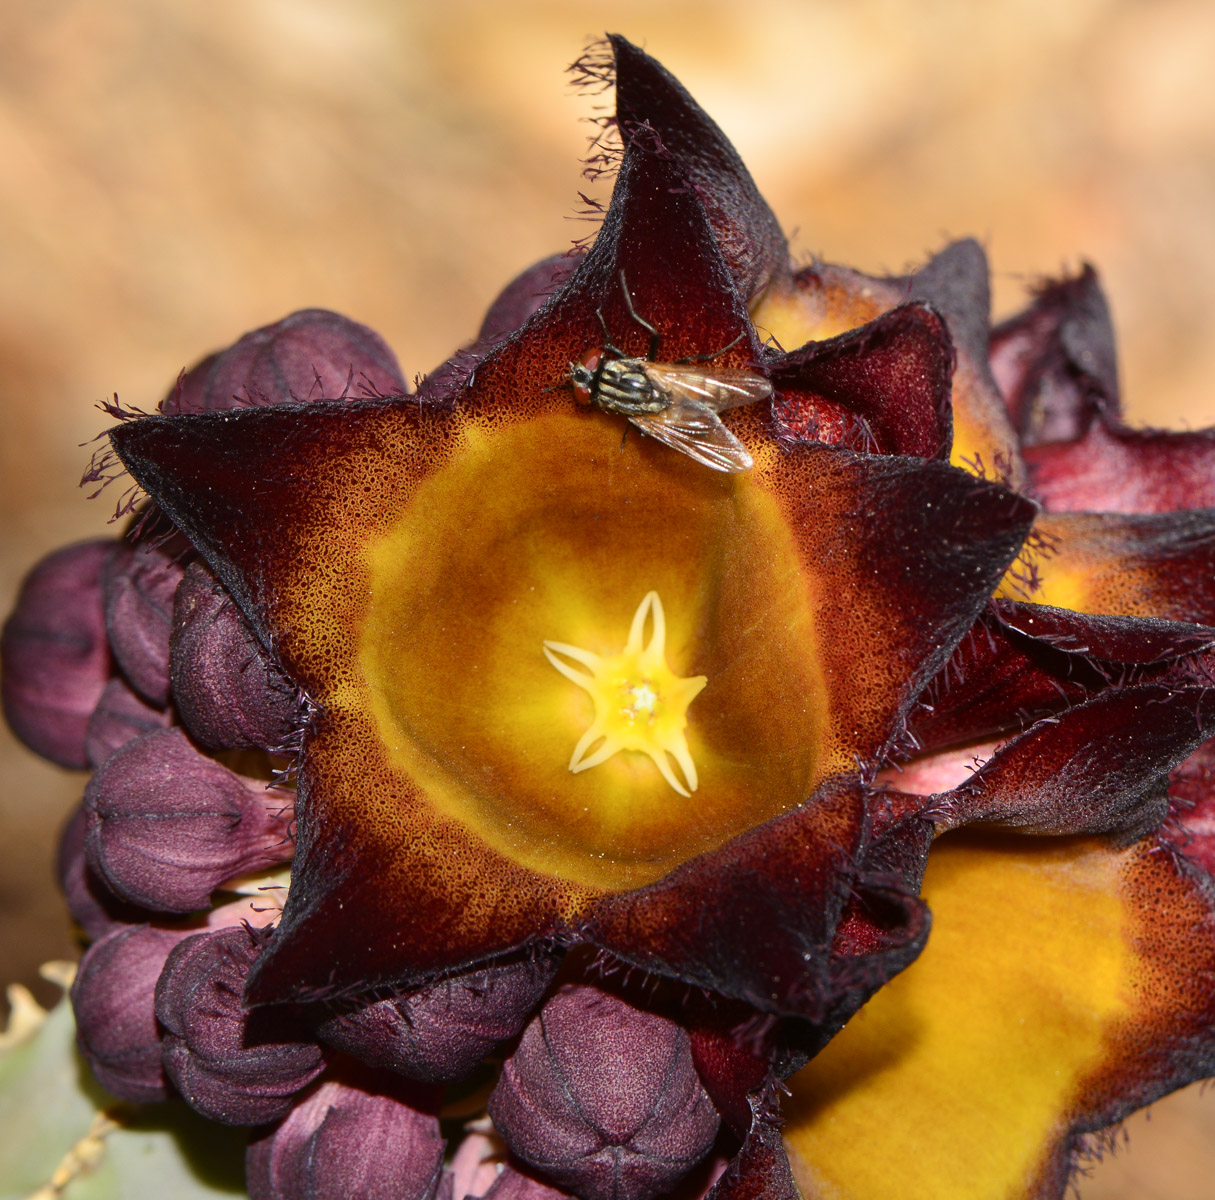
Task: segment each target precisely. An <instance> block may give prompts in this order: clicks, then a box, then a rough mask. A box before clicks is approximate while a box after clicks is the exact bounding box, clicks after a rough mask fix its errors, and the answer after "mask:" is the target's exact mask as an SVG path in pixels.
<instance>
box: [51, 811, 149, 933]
mask: <svg viewBox="0 0 1215 1200" xmlns="http://www.w3.org/2000/svg"><path fill="white" fill-rule="evenodd" d="M84 827H85V814H84V807H83V805H80V806H78V807H77V808H76V810H75V811H74V812H73V813H72V815H71V817H70V818H69V819H68V822H67V824H66V825H65V826H64V827H63V833H62V834H61V835H60V838H59V854H58V858H57V860H56V875H57V876H58V879H59V886H60V887H61V888H62V889H63V894H64V895H65V896H66V897H67V902H68V911H69V912H70V913H71V914H72V917H73V918H74V919H75V921H76V923H77V924H78V925H79V926H80V928H81V929H83V930H84V932H85V933H86V934H87V935H88V937H89V939H90V940H91V941H97V940H98V939H100V938H103V937H105V936H106V934H108V933H113V932H114V930H116V929H121V928H122V927H124V926H126V925H137V924H139V922H140V921H144V920H146V919H147V918H148V916H149V915H150V914H149V913H146V912H141V911H140V910H139V909H137V908H135V907H134V906H133V905H130V904H126V903H124V902H123V901H122V900H119V899H118V897H117V896H115V895H114V893H113V892H111V891H110V889H109V888H108V887H106V886H105V882H104V880H102V879H100V878H99V877H98V875H97V872H96V871H94V870H93V869H92V868H91V867H90V866H89V864H88V861H87V860H86V858H85V855H84Z"/></svg>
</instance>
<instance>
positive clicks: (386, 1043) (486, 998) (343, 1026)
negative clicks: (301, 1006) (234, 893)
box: [317, 958, 557, 1083]
mask: <svg viewBox="0 0 1215 1200" xmlns="http://www.w3.org/2000/svg"><path fill="white" fill-rule="evenodd" d="M556 971H557V960H556V959H553V958H538V959H530V958H529V959H525V960H523V961H520V962H515V963H509V964H507V965H504V966H491V967H483V968H480V969H478V970H476V971H469V972H467V973H465V974H463V975H456V976H453V977H451V978H449V979H444V980H441V981H440V982H438V983H433V984H429V985H428V986H426V987H423V988H419V989H418V990H417V991H413V992H407V993H405V994H404V995H401V996H394V997H392V998H390V999H386V1000H379V1001H376V1002H375V1003H373V1004H368V1005H365V1006H363V1007H360V1008H353V1009H350V1010H347V1011H345V1012H339V1013H337V1014H335V1015H333V1016H330V1017H328V1018H326V1019H325V1020H324V1021H323V1022H322V1023H321V1024H320V1025H319V1026H318V1027H317V1036H318V1037H319V1038H320V1039H321V1040H322V1041H323V1042H325V1043H327V1044H328V1045H330V1046H333V1047H335V1048H336V1049H338V1050H342V1051H344V1052H345V1053H347V1054H351V1055H353V1056H354V1057H355V1058H360V1059H362V1060H363V1062H365V1063H368V1064H370V1065H371V1066H374V1067H386V1068H388V1069H389V1070H392V1071H397V1072H399V1073H400V1074H402V1075H407V1076H409V1077H410V1078H411V1079H420V1080H426V1081H429V1082H436V1083H437V1082H449V1081H453V1080H457V1079H463V1078H464V1077H465V1076H467V1075H468V1074H469V1073H470V1072H471V1071H472V1070H473V1069H474V1068H475V1067H476V1066H477V1064H478V1063H479V1062H480V1061H481V1060H482V1059H483V1058H484V1057H485V1056H486V1054H488V1053H489V1051H490V1050H492V1049H493V1047H494V1046H496V1045H497V1044H498V1043H499V1042H503V1041H506V1040H507V1039H508V1038H512V1037H514V1036H515V1035H516V1034H517V1033H518V1032H519V1031H520V1030H521V1029H522V1028H523V1026H524V1025H525V1024H526V1023H527V1020H528V1018H529V1017H530V1016H531V1014H532V1011H533V1009H535V1007H536V1005H537V1004H538V1003H539V1002H540V998H541V996H543V995H544V992H545V991H546V990H547V988H548V985H549V984H550V983H551V982H552V979H553V976H554V975H555V974H556Z"/></svg>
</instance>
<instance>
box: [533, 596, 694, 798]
mask: <svg viewBox="0 0 1215 1200" xmlns="http://www.w3.org/2000/svg"><path fill="white" fill-rule="evenodd" d="M647 617H650V618H652V626H651V632H650V640H649V641H648V642H646V643H645V644H644V645H643V644H642V639H643V638H644V635H645V624H646V618H647ZM666 641H667V622H666V614H665V613H664V612H663V609H662V601H661V600H660V599H659V597H658V593H657V592H647V593H646V594H645V597H644V599H643V600H642V601H641V603H640V604H639V605H638V606H637V611H636V612H635V613H634V614H633V624H632V626H631V627H630V628H629V637H628V641H627V642H625V646H624V649H623V650H622V651H621V652H620V653H619V654H613V655H610V656H603V655H599V654H593V653H591V651H589V650H581V649H579V648H578V647H577V646H571V645H569V644H568V643H566V642H552V641H546V642H545V643H544V657H545V658H547V659H548V661H549V662H550V663H552V664H553V666H554V667H556V668H557V670H558V671H560V672H561V674H562V675H564V676H565V677H566V678H567V679H569V680H572V681H573V682H574V683H576V684H577V685H578V686H579V687H580V688H583V689H584V690H585V691H586V692H587V693H588V694H589V695H590V697H591V699H592V700H593V701H594V704H595V719H594V720H593V721H592V722H591V725H590V728H589V729H588V730H587V731H586V732H585V733H584V734H583V735H582V737H581V738H579V739H578V744H577V745H576V746H575V747H574V753H573V754H572V755H571V756H570V770H571V771H573V773H574V774H575V775H577V774H579V772H581V771H587V770H589V769H590V768H591V767H597V766H599V764H600V763H604V762H607V760H608V759H609V758H611V757H612V755H613V754H616V753H617V752H619V751H621V750H635V751H640V752H641V753H643V754H648V755H649V756H650V758H652V759H653V760H654V765H655V766H656V767H657V768H658V769H659V771H661V772H662V777H663V779H665V780H666V781H667V783H669V784H670V785H671V787H673V788H674V789H675V790H676V791H677V792H678V793H679V794H680V795H681V796H689V795H691V793H692V792H694V791H696V788H697V787H698V785H699V783H698V780H697V776H696V764H695V763H694V762H693V761H692V755H691V754H690V753H689V752H688V739H687V737H686V736H685V735H684V730H685V729H686V728H687V724H688V706H689V705H690V704H691V703H692V701H693V700H695V699H696V697H697V696H698V695H699V694H700V691H701V689H702V688H703V687H704V686H705V684H706V683H708V682H709V680H708V677H707V676H705V675H693V676H691V677H690V678H682V679H681V678H680V677H679V676H678V675H676V674H675V673H674V672H673V671H672V670H671V668H670V667H668V666H667V661H666ZM558 655H562V656H564V658H565V659H572V660H573V662H574V663H577V664H580V667H579V666H573V665H571V663H569V662H565V661H563V659H562V658H559V657H558ZM580 668H581V669H580ZM596 745H598V749H596V750H594V752H592V750H591V748H592V747H593V746H596ZM668 756H669V757H670V758H673V759H674V760H675V762H676V763H677V764H678V766H679V768H680V770H681V771H682V772H683V777H684V780H685V783H680V781H679V780H678V779H677V778H676V777H675V772H674V771H673V770H672V769H671V764H670V762H669V760H668ZM685 784H686V786H685Z"/></svg>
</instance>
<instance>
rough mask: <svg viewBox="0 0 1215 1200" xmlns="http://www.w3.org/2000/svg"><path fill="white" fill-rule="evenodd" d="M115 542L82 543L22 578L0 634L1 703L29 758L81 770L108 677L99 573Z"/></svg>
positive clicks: (100, 573) (61, 551)
mask: <svg viewBox="0 0 1215 1200" xmlns="http://www.w3.org/2000/svg"><path fill="white" fill-rule="evenodd" d="M114 546H115V543H114V542H112V541H95V542H81V543H79V544H78V545H75V546H68V547H66V548H65V549H63V550H57V551H56V552H55V553H54V554H52V555H49V556H48V557H47V558H44V559H43V560H42V561H41V562H40V563H39V564H38V565H37V566H36V567H35V568H34V569H33V570H32V571H31V572H30V573H29V575H28V576H26V579H25V582H24V583H23V584H22V586H21V591H20V593H19V594H18V596H17V606H16V608H15V609H14V610H13V613H12V615H11V616H10V617H9V619H8V620H7V621H6V622H5V624H4V630H3V632H2V633H0V660H2V661H3V674H2V675H0V697H2V698H3V702H4V715H5V717H6V718H7V720H8V723H9V726H10V727H11V728H12V730H13V732H14V733H15V734H16V735H17V736H18V737H19V738H20V739H21V740H22V741H23V742H24V743H25V744H26V745H27V746H28V747H29V748H30V749H31V750H33V751H34V752H35V753H36V754H41V755H42V757H43V758H49V759H50V760H51V762H55V763H59V765H60V766H64V767H77V768H79V767H85V766H87V765H88V756H87V754H86V752H85V737H86V730H87V729H88V724H89V718H90V716H91V715H92V712H93V710H94V708H96V707H97V702H98V701H99V700H100V699H101V694H102V691H103V689H104V688H105V685H106V680H107V679H109V677H110V671H111V664H110V651H109V646H108V644H107V642H106V635H105V613H104V605H103V602H102V584H101V579H102V572H103V569H104V566H105V562H106V560H107V559H108V558H109V555H110V553H111V551H112V550H113V549H114Z"/></svg>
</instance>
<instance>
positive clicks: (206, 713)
mask: <svg viewBox="0 0 1215 1200" xmlns="http://www.w3.org/2000/svg"><path fill="white" fill-rule="evenodd" d="M169 650H170V655H169V661H170V674H171V678H172V681H173V699H174V702H175V703H176V705H177V711H178V713H179V715H180V716H181V720H182V723H183V724H184V725H185V727H186V728H187V729H188V730H189V731H190V733H191V735H192V736H193V737H195V738H196V739H197V740H198V741H200V742H202V743H203V745H205V746H213V747H216V748H222V749H249V748H257V749H263V750H281V749H283V748H285V747H287V746H289V745H290V743H291V742H292V739H293V737H294V735H295V734H296V732H297V731H298V729H299V726H300V720H301V715H300V705H299V701H298V699H297V697H296V692H295V689H294V688H293V687H292V685H291V683H290V682H289V681H288V679H287V678H286V677H285V676H284V675H283V673H282V672H281V671H280V670H279V669H278V668H277V667H276V666H275V665H274V664H273V663H272V662H271V661H270V660H269V658H268V657H267V655H266V653H265V651H264V650H263V649H262V647H261V644H260V643H259V642H258V640H257V639H256V638H255V637H254V636H253V633H252V631H251V630H250V628H249V626H248V624H247V623H246V622H245V619H244V617H242V616H241V614H240V611H239V610H238V609H237V607H236V605H235V604H233V602H232V597H231V596H229V595H228V593H227V592H226V591H225V590H224V588H223V585H222V584H220V583H219V582H217V581H216V579H215V577H214V576H213V575H212V574H211V572H210V571H209V570H208V569H207V568H206V567H205V566H204V565H203V564H202V563H200V562H198V563H193V564H191V566H190V567H189V569H188V570H187V571H186V573H185V576H184V577H183V579H182V581H181V585H180V586H179V587H178V589H177V597H176V602H175V605H174V611H173V632H172V636H171V639H170V643H169Z"/></svg>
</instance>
